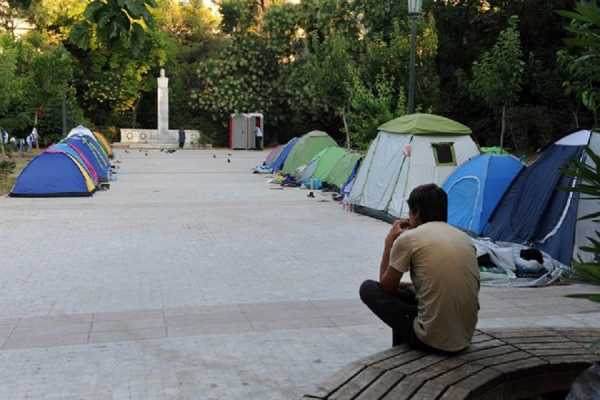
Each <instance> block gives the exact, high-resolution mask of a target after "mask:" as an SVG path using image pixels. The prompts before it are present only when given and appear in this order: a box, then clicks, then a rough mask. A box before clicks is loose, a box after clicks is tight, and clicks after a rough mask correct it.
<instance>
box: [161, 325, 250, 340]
mask: <svg viewBox="0 0 600 400" xmlns="http://www.w3.org/2000/svg"><path fill="white" fill-rule="evenodd" d="M253 330H254V329H253V328H252V325H251V324H250V322H222V323H197V324H191V325H183V326H169V327H168V333H169V337H180V336H200V335H211V334H240V333H246V332H252V331H253Z"/></svg>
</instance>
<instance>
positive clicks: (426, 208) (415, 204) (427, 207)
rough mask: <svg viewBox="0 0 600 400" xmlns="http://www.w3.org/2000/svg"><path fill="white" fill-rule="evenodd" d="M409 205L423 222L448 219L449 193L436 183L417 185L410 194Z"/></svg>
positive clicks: (445, 220)
mask: <svg viewBox="0 0 600 400" xmlns="http://www.w3.org/2000/svg"><path fill="white" fill-rule="evenodd" d="M407 202H408V207H409V208H410V211H411V212H412V213H413V214H419V218H420V219H421V222H422V223H424V224H425V223H427V222H433V221H442V222H447V221H448V195H446V192H444V190H443V189H442V188H441V187H439V186H438V185H436V184H434V183H429V184H427V185H421V186H417V187H416V188H414V189H413V191H412V192H410V196H408V201H407Z"/></svg>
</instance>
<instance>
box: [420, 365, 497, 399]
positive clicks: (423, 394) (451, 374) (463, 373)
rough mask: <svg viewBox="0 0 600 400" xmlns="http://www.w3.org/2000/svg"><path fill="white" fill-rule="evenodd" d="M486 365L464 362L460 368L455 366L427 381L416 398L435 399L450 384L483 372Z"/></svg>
mask: <svg viewBox="0 0 600 400" xmlns="http://www.w3.org/2000/svg"><path fill="white" fill-rule="evenodd" d="M485 368H486V367H485V366H482V365H477V364H470V363H469V364H464V365H462V366H460V367H459V368H455V369H453V370H451V371H448V372H447V373H444V374H442V375H440V376H438V377H436V378H434V379H431V380H429V381H427V382H426V383H425V384H424V385H423V386H422V387H421V389H419V391H418V392H417V393H415V396H414V397H413V398H414V399H435V398H437V397H438V396H441V395H442V393H444V392H445V391H446V388H447V387H448V386H450V385H454V384H455V383H457V382H460V381H462V380H464V379H466V378H468V377H470V376H473V375H475V374H477V373H478V372H481V371H482V370H484V369H485Z"/></svg>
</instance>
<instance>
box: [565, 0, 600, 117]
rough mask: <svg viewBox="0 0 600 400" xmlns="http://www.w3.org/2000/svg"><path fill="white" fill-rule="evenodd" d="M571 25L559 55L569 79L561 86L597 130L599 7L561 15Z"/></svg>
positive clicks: (593, 5) (592, 4)
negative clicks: (582, 106)
mask: <svg viewBox="0 0 600 400" xmlns="http://www.w3.org/2000/svg"><path fill="white" fill-rule="evenodd" d="M559 14H560V15H562V16H564V17H567V18H569V19H570V20H571V23H570V24H569V26H568V27H567V30H568V31H569V33H570V34H571V37H569V38H568V39H566V40H565V42H566V44H567V46H568V48H569V49H568V50H563V51H561V52H559V60H560V61H561V62H562V64H563V65H565V66H566V68H567V71H568V72H569V73H570V75H571V78H570V79H569V80H567V81H565V83H564V86H565V89H566V90H567V93H569V94H575V95H576V96H577V98H578V99H579V100H580V101H581V103H582V104H583V105H584V106H585V107H586V108H587V109H588V110H590V111H591V112H592V114H593V116H594V124H595V126H596V127H599V126H600V125H599V124H600V120H599V113H600V7H599V6H598V5H597V4H596V2H595V1H594V2H590V3H589V4H586V3H583V2H581V3H578V4H577V6H576V7H575V11H561V12H560V13H559Z"/></svg>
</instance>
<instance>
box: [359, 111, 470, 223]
mask: <svg viewBox="0 0 600 400" xmlns="http://www.w3.org/2000/svg"><path fill="white" fill-rule="evenodd" d="M470 135H471V130H470V129H469V128H468V127H466V126H464V125H462V124H460V123H458V122H455V121H452V120H450V119H448V118H444V117H440V116H437V115H431V114H411V115H406V116H404V117H400V118H397V119H394V120H392V121H389V122H387V123H385V124H383V125H382V126H380V127H379V134H378V135H377V138H375V140H374V141H373V142H372V143H371V146H370V147H369V151H368V153H367V156H366V158H365V160H364V161H363V163H362V165H361V167H360V170H359V171H358V174H357V176H356V180H355V182H354V186H353V187H352V192H351V193H350V203H351V204H353V205H354V206H357V207H355V208H356V209H357V210H358V211H366V212H367V213H373V214H380V215H381V216H388V217H389V216H392V217H402V216H406V215H408V206H407V205H406V200H407V199H408V196H409V194H410V192H411V191H412V189H414V188H415V187H417V186H419V185H423V184H426V183H436V184H438V185H441V184H442V183H443V182H444V181H445V180H446V178H447V177H448V176H449V175H450V174H451V173H452V172H453V171H454V169H455V168H456V167H457V166H458V165H460V164H462V163H463V162H465V161H467V160H468V159H469V158H471V157H474V156H476V155H478V154H479V149H478V147H477V145H476V144H475V142H474V141H473V139H471V136H470Z"/></svg>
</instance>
